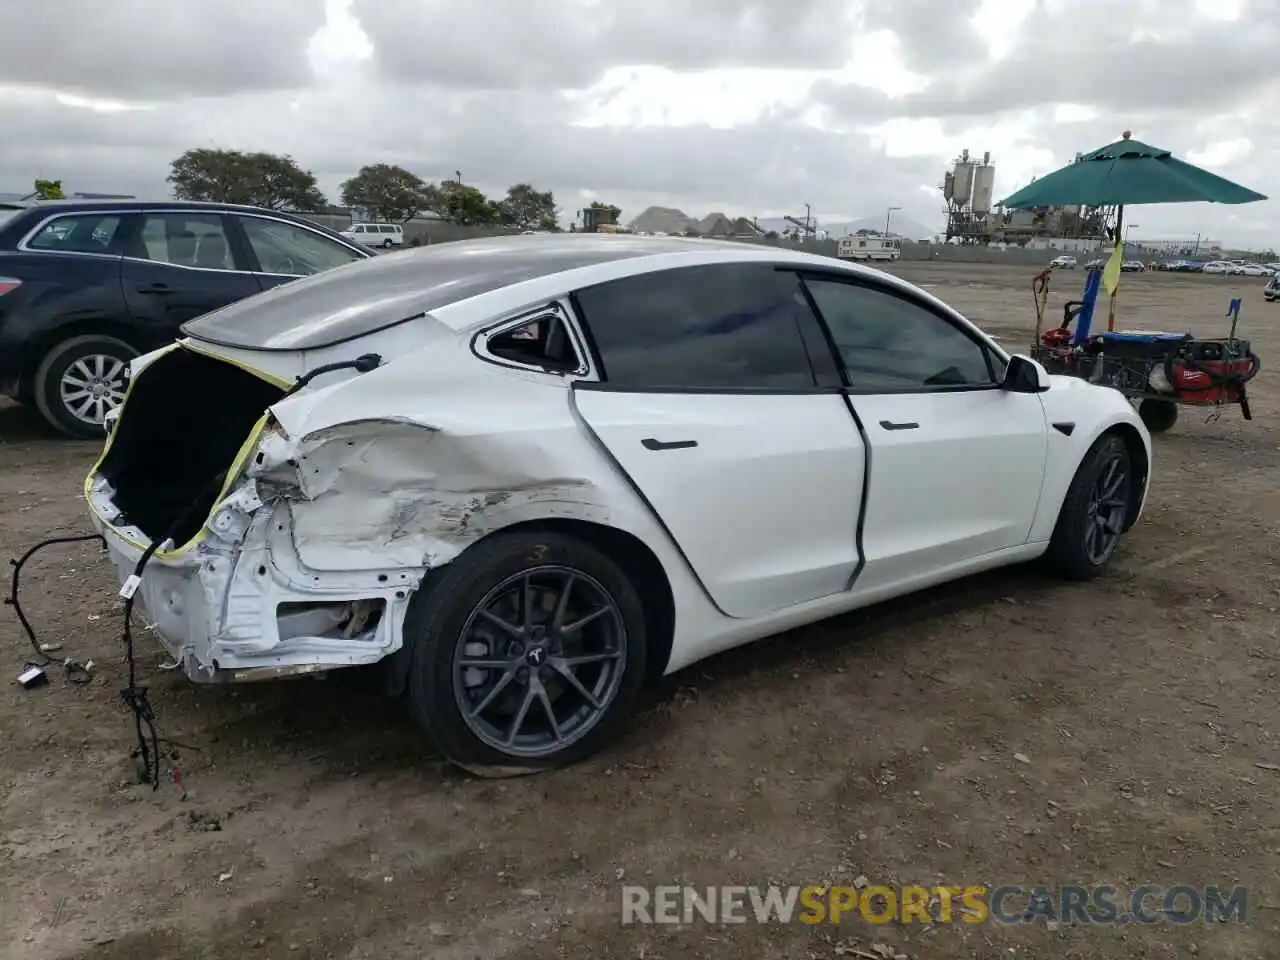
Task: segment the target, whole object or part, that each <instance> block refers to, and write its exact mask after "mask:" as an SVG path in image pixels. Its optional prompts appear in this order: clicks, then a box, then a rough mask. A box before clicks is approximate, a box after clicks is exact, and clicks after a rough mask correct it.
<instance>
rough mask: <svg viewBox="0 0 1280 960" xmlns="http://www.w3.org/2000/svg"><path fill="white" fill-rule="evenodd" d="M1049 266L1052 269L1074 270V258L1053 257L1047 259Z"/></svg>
mask: <svg viewBox="0 0 1280 960" xmlns="http://www.w3.org/2000/svg"><path fill="white" fill-rule="evenodd" d="M1049 268H1050V269H1052V270H1074V269H1075V268H1076V258H1075V257H1065V256H1064V257H1054V258H1053V259H1052V260H1050V261H1049Z"/></svg>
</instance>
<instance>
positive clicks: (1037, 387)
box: [1000, 353, 1049, 393]
mask: <svg viewBox="0 0 1280 960" xmlns="http://www.w3.org/2000/svg"><path fill="white" fill-rule="evenodd" d="M1000 388H1001V389H1002V390H1008V391H1009V392H1010V393H1044V392H1045V391H1046V390H1048V389H1049V373H1048V371H1046V370H1045V368H1044V367H1042V366H1040V364H1038V363H1036V361H1034V360H1032V359H1031V358H1030V357H1025V356H1023V355H1022V354H1020V353H1015V354H1014V355H1013V356H1011V357H1010V358H1009V365H1008V366H1007V367H1005V368H1004V380H1002V381H1001V383H1000Z"/></svg>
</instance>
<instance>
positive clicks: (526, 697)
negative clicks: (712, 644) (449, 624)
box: [452, 566, 626, 758]
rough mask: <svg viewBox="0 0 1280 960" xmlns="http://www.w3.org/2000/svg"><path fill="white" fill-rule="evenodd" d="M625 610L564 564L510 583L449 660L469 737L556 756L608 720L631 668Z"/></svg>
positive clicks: (497, 591) (494, 595) (474, 620)
mask: <svg viewBox="0 0 1280 960" xmlns="http://www.w3.org/2000/svg"><path fill="white" fill-rule="evenodd" d="M625 654H626V631H625V625H624V623H623V620H622V615H621V611H620V609H619V607H618V605H617V603H616V601H615V600H614V599H613V597H612V596H611V595H610V594H609V592H608V591H607V590H606V589H605V588H604V587H603V586H602V585H601V584H600V583H599V582H598V581H597V580H595V579H594V578H593V577H591V576H589V575H587V574H585V573H583V572H582V571H580V570H576V569H573V568H569V567H563V566H544V567H534V568H531V569H528V570H525V571H522V572H520V573H517V574H514V575H513V576H511V577H508V578H507V579H505V580H504V581H502V582H501V583H500V584H498V585H497V586H495V587H494V588H493V589H492V590H490V591H489V592H488V593H487V594H486V595H485V596H484V597H483V598H482V599H481V600H480V602H479V603H478V604H477V605H476V607H475V608H474V609H473V610H472V612H471V614H470V615H469V616H468V618H467V621H466V623H465V625H464V627H463V629H462V631H461V633H460V634H459V636H458V638H457V641H456V645H455V648H454V655H453V660H452V674H453V690H454V696H455V699H456V700H457V703H458V707H459V712H460V714H461V717H462V720H463V722H464V723H465V724H466V725H467V727H468V729H469V730H470V732H471V733H472V734H474V735H475V736H476V737H478V738H479V739H480V740H481V741H482V742H484V743H485V744H487V745H488V746H490V747H491V748H493V749H495V750H497V751H498V752H500V753H504V754H507V755H511V756H513V757H525V758H530V757H550V756H552V755H554V754H555V753H557V752H559V751H561V750H563V749H564V748H565V747H567V746H568V745H569V744H572V743H574V742H576V741H577V740H579V739H581V738H582V737H583V736H585V735H586V734H587V733H588V732H590V731H591V730H593V729H594V728H595V727H596V725H597V724H598V723H599V721H600V719H601V718H602V717H603V716H605V715H606V712H607V711H608V710H609V708H610V707H611V705H612V704H613V701H614V699H615V698H616V696H617V694H618V691H619V689H620V687H621V681H622V676H623V672H624V670H625V669H626V655H625Z"/></svg>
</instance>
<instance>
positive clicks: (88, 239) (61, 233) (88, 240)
mask: <svg viewBox="0 0 1280 960" xmlns="http://www.w3.org/2000/svg"><path fill="white" fill-rule="evenodd" d="M0 212H2V211H0ZM119 228H120V218H119V217H118V216H108V215H106V214H101V213H92V214H81V215H79V216H67V217H58V218H57V219H56V220H51V221H50V222H49V223H46V224H45V225H44V226H43V227H41V228H40V232H39V233H37V234H36V235H35V236H34V237H32V238H31V239H30V240H28V241H27V246H28V247H30V248H31V249H32V250H50V251H54V252H60V253H106V252H107V248H108V247H110V246H111V242H112V241H113V240H115V237H116V231H117V230H118V229H119Z"/></svg>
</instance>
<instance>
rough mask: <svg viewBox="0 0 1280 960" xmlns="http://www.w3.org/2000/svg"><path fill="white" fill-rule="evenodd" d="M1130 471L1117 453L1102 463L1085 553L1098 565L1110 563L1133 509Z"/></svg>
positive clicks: (1088, 518)
mask: <svg viewBox="0 0 1280 960" xmlns="http://www.w3.org/2000/svg"><path fill="white" fill-rule="evenodd" d="M1129 483H1130V479H1129V470H1128V467H1127V464H1126V458H1125V457H1124V455H1123V454H1122V453H1121V452H1119V451H1117V452H1116V453H1113V454H1112V455H1111V456H1109V457H1108V458H1107V459H1106V460H1104V461H1103V462H1102V464H1101V465H1100V468H1099V470H1098V475H1097V479H1096V480H1095V481H1094V483H1093V489H1092V490H1091V491H1090V494H1089V500H1088V505H1087V506H1086V508H1085V528H1084V552H1085V554H1086V556H1088V558H1089V562H1090V563H1092V564H1095V565H1101V564H1103V563H1106V561H1107V559H1108V558H1109V557H1110V556H1111V554H1112V553H1113V552H1114V551H1115V549H1116V544H1118V543H1119V542H1120V532H1121V530H1122V529H1123V527H1124V521H1125V514H1126V512H1127V511H1128V509H1129Z"/></svg>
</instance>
